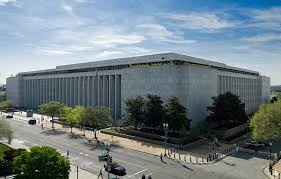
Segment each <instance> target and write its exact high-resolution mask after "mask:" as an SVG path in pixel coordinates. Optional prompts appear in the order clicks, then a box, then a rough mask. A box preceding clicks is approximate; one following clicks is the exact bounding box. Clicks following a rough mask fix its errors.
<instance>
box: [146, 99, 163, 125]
mask: <svg viewBox="0 0 281 179" xmlns="http://www.w3.org/2000/svg"><path fill="white" fill-rule="evenodd" d="M147 99H148V100H147V101H146V103H145V120H144V123H145V125H146V126H150V127H157V126H159V125H161V123H162V119H163V106H162V104H163V101H162V100H161V97H160V96H158V95H151V94H148V95H147Z"/></svg>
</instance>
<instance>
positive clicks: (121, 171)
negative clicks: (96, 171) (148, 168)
mask: <svg viewBox="0 0 281 179" xmlns="http://www.w3.org/2000/svg"><path fill="white" fill-rule="evenodd" d="M104 168H105V171H108V166H107V165H106V164H105V165H104ZM109 173H112V174H114V175H118V176H124V175H126V169H125V168H124V167H122V166H121V165H119V164H118V163H116V162H113V163H111V170H110V172H109Z"/></svg>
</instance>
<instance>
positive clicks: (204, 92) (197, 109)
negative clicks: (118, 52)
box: [7, 53, 270, 123]
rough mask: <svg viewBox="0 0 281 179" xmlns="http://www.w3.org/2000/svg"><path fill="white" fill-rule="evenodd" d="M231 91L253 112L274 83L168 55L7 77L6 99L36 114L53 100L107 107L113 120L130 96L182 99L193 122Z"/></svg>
mask: <svg viewBox="0 0 281 179" xmlns="http://www.w3.org/2000/svg"><path fill="white" fill-rule="evenodd" d="M227 91H230V92H232V93H234V94H236V95H238V96H239V97H240V99H241V100H242V102H244V103H245V106H246V111H247V112H248V113H251V112H254V111H256V110H257V108H258V106H259V105H260V104H261V103H264V102H267V101H268V100H269V98H270V79H269V78H268V77H264V76H261V75H260V74H259V73H258V72H255V71H250V70H245V69H240V68H236V67H230V66H227V65H225V64H223V63H217V62H213V61H208V60H204V59H199V58H194V57H190V56H185V55H180V54H175V53H164V54H156V55H146V56H138V57H130V58H121V59H112V60H105V61H97V62H89V63H81V64H72V65H63V66H57V67H56V68H55V69H50V70H42V71H33V72H25V73H19V74H17V75H16V76H15V77H10V78H7V98H8V99H11V100H12V101H13V103H14V105H15V106H18V107H26V108H29V109H34V108H36V107H38V106H39V105H40V104H43V103H46V102H49V101H59V102H61V103H64V104H65V105H68V106H71V107H73V106H76V105H83V106H107V107H110V108H111V109H112V116H113V118H120V117H121V116H122V114H123V113H124V108H125V106H124V100H125V99H127V98H128V97H132V96H138V95H142V96H145V95H147V94H157V95H159V96H161V97H162V100H163V101H164V102H165V101H166V100H167V99H168V98H169V97H170V96H177V97H179V99H180V101H181V103H182V104H183V105H184V106H185V107H187V109H188V117H189V118H190V119H192V120H193V122H195V123H196V122H198V121H202V120H204V119H205V117H206V116H207V115H208V113H207V111H206V107H207V106H209V105H211V104H212V97H213V96H217V95H219V94H222V93H225V92H227Z"/></svg>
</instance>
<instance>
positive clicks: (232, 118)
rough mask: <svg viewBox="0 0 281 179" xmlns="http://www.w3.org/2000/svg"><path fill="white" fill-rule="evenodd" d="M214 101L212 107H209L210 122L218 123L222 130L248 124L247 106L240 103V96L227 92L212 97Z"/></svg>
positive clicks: (208, 118)
mask: <svg viewBox="0 0 281 179" xmlns="http://www.w3.org/2000/svg"><path fill="white" fill-rule="evenodd" d="M212 99H213V104H212V106H208V107H207V110H208V111H209V116H208V117H207V120H208V121H213V122H216V123H217V124H218V126H219V127H221V128H223V127H227V128H229V127H234V126H237V125H240V124H243V123H246V122H247V120H248V117H247V114H246V112H245V104H243V103H242V102H241V101H240V99H239V97H238V96H236V95H234V94H232V93H231V92H226V93H224V94H220V95H219V96H217V97H212Z"/></svg>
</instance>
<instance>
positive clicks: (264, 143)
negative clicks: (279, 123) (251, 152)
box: [246, 140, 269, 148]
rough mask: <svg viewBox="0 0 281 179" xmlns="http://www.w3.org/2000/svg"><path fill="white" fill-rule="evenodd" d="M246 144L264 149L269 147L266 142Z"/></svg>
mask: <svg viewBox="0 0 281 179" xmlns="http://www.w3.org/2000/svg"><path fill="white" fill-rule="evenodd" d="M246 144H249V145H255V146H256V147H257V148H263V147H268V146H269V144H268V143H266V142H263V141H255V140H254V141H251V142H248V143H246Z"/></svg>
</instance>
